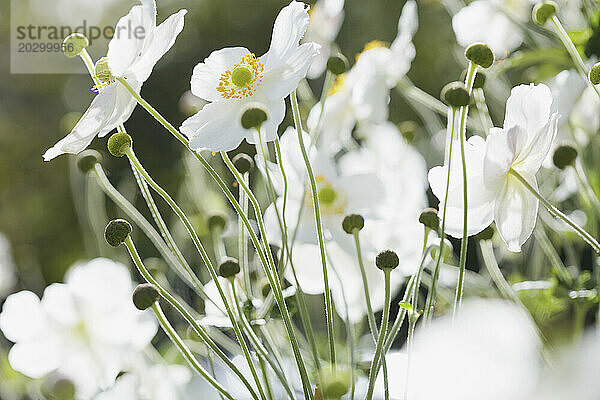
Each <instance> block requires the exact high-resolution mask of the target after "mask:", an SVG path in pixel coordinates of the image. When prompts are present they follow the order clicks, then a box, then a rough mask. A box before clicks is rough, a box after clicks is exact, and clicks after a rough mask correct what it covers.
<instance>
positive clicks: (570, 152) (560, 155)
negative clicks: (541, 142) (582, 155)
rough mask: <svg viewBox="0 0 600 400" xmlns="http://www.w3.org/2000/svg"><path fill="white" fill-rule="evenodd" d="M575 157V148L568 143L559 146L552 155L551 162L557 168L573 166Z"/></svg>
mask: <svg viewBox="0 0 600 400" xmlns="http://www.w3.org/2000/svg"><path fill="white" fill-rule="evenodd" d="M576 159H577V149H576V148H575V147H573V146H570V145H568V144H564V145H562V146H559V147H558V148H557V149H556V150H555V151H554V154H553V155H552V162H553V163H554V165H555V166H556V168H558V169H565V168H567V167H568V166H569V165H571V166H573V165H574V163H575V160H576Z"/></svg>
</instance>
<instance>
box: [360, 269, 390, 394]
mask: <svg viewBox="0 0 600 400" xmlns="http://www.w3.org/2000/svg"><path fill="white" fill-rule="evenodd" d="M391 272H392V270H391V269H389V268H385V269H384V270H383V273H384V279H385V300H384V303H383V316H382V317H381V327H380V328H379V337H378V338H377V346H376V347H375V355H374V356H373V361H372V362H371V368H370V370H369V387H368V389H367V395H366V396H365V400H371V399H372V398H373V391H374V389H375V380H376V378H377V372H378V366H379V360H380V359H381V357H385V353H383V354H382V350H383V344H384V341H385V338H386V336H387V332H388V319H389V317H390V301H391V288H390V274H391Z"/></svg>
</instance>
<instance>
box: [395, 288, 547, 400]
mask: <svg viewBox="0 0 600 400" xmlns="http://www.w3.org/2000/svg"><path fill="white" fill-rule="evenodd" d="M540 346H541V343H540V342H539V339H538V337H537V334H536V331H535V326H534V325H533V322H532V321H531V318H530V317H529V316H528V315H527V314H526V313H525V312H524V311H523V310H522V309H521V308H519V307H518V306H516V305H514V304H512V303H509V302H505V301H501V300H483V299H477V300H468V301H465V303H464V304H463V306H462V308H461V310H460V312H459V314H458V315H457V317H456V318H455V319H454V321H452V318H451V317H450V316H446V317H442V318H439V319H437V320H434V321H433V322H432V323H431V325H429V326H427V327H423V328H421V329H418V330H417V332H416V335H415V343H414V348H413V353H412V356H411V362H410V365H409V380H408V386H409V387H408V394H409V398H411V399H415V400H419V399H427V400H430V399H442V398H443V399H447V400H454V399H456V400H479V399H488V400H506V399H513V400H518V399H527V398H528V397H529V396H528V395H530V394H531V393H532V391H533V389H534V388H535V387H536V384H537V380H538V378H539V374H540V371H541V367H542V361H541V358H540V356H539V349H540ZM399 368H400V371H399V372H398V373H396V371H393V370H390V371H389V373H390V376H393V377H397V378H395V379H402V378H401V377H402V376H405V373H404V370H403V369H402V364H399ZM431 382H435V384H432V383H431Z"/></svg>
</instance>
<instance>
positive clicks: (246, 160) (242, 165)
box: [232, 153, 254, 174]
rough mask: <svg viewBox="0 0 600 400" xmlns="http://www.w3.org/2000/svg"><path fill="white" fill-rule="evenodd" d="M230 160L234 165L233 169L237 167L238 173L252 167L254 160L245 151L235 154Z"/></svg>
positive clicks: (242, 172) (248, 170) (247, 170)
mask: <svg viewBox="0 0 600 400" xmlns="http://www.w3.org/2000/svg"><path fill="white" fill-rule="evenodd" d="M232 162H233V165H235V169H237V170H238V171H239V173H240V174H245V173H246V172H250V171H252V170H253V169H254V160H252V157H250V156H249V155H248V154H246V153H240V154H238V155H236V156H235V157H233V160H232Z"/></svg>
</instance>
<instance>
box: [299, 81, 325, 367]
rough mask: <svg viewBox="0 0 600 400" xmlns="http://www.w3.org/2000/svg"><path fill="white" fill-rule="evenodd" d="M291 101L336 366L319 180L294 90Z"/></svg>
mask: <svg viewBox="0 0 600 400" xmlns="http://www.w3.org/2000/svg"><path fill="white" fill-rule="evenodd" d="M290 102H291V103H292V110H293V113H294V123H295V124H296V131H297V133H298V142H299V144H300V151H301V152H302V158H303V159H304V164H305V166H306V172H307V173H308V178H309V181H310V189H311V193H312V200H313V208H314V213H315V223H316V226H317V236H318V239H319V250H320V252H321V266H322V267H323V282H324V284H325V292H324V294H325V296H324V297H325V313H326V318H327V334H328V338H329V361H330V362H331V364H332V365H333V366H335V362H336V359H335V332H334V328H333V304H332V303H333V302H332V298H331V290H330V288H329V277H328V273H327V256H326V254H325V239H324V235H323V226H322V222H321V208H320V206H319V192H318V190H317V181H316V179H315V175H314V173H313V170H312V166H311V164H310V159H309V158H308V153H307V152H306V147H305V146H304V138H303V136H302V135H303V133H304V132H303V129H302V121H301V120H300V109H299V107H298V98H297V97H296V92H295V91H293V92H292V94H291V95H290Z"/></svg>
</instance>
